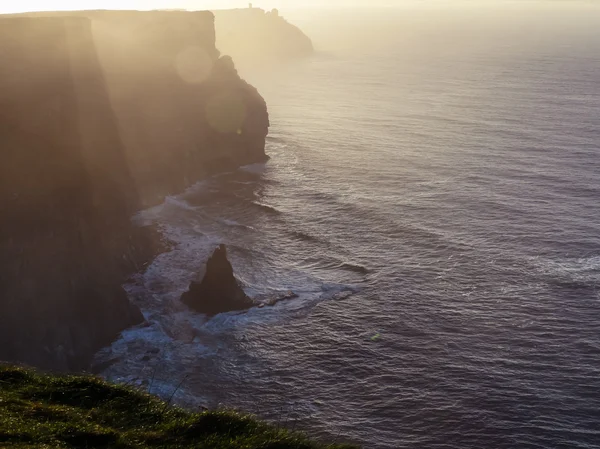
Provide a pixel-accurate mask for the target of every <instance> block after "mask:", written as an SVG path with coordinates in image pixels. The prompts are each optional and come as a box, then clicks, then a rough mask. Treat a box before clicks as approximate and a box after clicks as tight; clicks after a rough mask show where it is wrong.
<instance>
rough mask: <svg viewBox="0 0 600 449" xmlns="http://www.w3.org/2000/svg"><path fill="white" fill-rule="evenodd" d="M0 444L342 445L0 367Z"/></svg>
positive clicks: (340, 448) (314, 448) (246, 448)
mask: <svg viewBox="0 0 600 449" xmlns="http://www.w3.org/2000/svg"><path fill="white" fill-rule="evenodd" d="M0 447H3V448H4V447H6V448H13V449H25V448H90V449H91V448H115V449H141V448H156V449H176V448H193V449H217V448H218V449H350V448H351V446H348V445H343V444H331V445H323V444H318V443H316V442H314V441H310V440H309V439H308V438H307V437H306V436H305V435H303V434H300V433H297V432H289V431H287V430H285V429H280V428H278V427H275V426H272V425H269V424H266V423H264V422H261V421H258V420H257V419H256V418H254V417H251V416H247V415H242V414H239V413H236V412H231V411H214V412H204V413H189V412H186V411H184V410H182V409H179V408H176V407H170V406H169V405H168V404H167V403H165V402H163V401H161V400H159V399H158V398H156V397H154V396H151V395H149V394H146V393H142V392H139V391H136V390H134V389H132V388H129V387H124V386H119V385H112V384H109V383H107V382H105V381H103V380H101V379H99V378H96V377H90V376H51V375H45V374H39V373H36V372H34V371H31V370H25V369H22V368H16V367H12V366H4V365H0Z"/></svg>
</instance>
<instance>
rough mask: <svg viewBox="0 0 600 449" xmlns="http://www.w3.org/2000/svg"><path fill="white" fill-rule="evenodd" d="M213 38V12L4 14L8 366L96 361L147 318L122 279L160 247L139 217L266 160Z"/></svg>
mask: <svg viewBox="0 0 600 449" xmlns="http://www.w3.org/2000/svg"><path fill="white" fill-rule="evenodd" d="M214 36H215V33H214V19H213V15H212V14H211V13H209V12H196V13H187V12H133V11H123V12H113V11H96V12H72V13H65V12H61V13H40V14H32V15H18V16H0V57H1V58H2V61H3V62H4V63H3V64H2V65H1V66H0V86H1V87H2V89H0V143H1V150H0V151H1V153H2V154H1V155H0V157H1V158H2V164H0V213H1V214H2V221H1V222H0V359H4V360H19V361H23V362H26V363H29V364H32V365H35V366H40V367H46V368H53V369H61V370H64V369H71V370H73V369H81V368H85V367H86V366H88V364H89V361H90V358H91V356H92V355H93V353H94V352H95V351H96V350H98V349H99V348H100V347H102V346H103V345H106V344H108V343H110V341H111V340H112V339H113V338H115V337H116V336H117V335H118V333H119V332H120V331H121V330H122V329H124V328H126V327H128V326H130V325H132V324H135V323H138V322H140V321H141V320H142V319H143V317H142V315H141V313H140V311H139V310H138V309H137V308H136V307H134V306H131V305H130V303H129V301H128V299H127V297H126V296H125V293H124V291H123V289H122V288H121V286H120V284H121V283H122V282H123V281H124V279H125V278H126V276H127V275H128V274H130V273H131V272H133V271H134V270H136V269H139V267H140V265H142V264H143V263H144V262H146V261H148V260H149V259H150V258H151V257H152V255H154V254H156V253H157V252H160V251H161V250H162V248H163V245H162V243H161V241H160V238H159V237H158V234H157V233H155V232H153V231H152V230H151V229H147V228H145V229H144V228H137V227H135V226H134V225H133V224H132V222H131V219H130V217H131V215H132V213H134V212H135V211H136V210H138V209H139V208H142V207H145V206H147V205H151V204H156V203H158V202H160V201H162V199H163V198H164V196H165V195H167V194H170V193H174V192H178V191H181V190H182V189H184V188H185V187H187V186H189V185H191V184H192V183H194V182H196V181H197V180H198V179H201V178H202V177H204V176H207V175H208V174H211V173H214V172H215V171H219V170H223V169H233V168H236V167H238V166H239V165H243V164H248V163H252V162H258V161H263V160H265V159H266V155H265V154H264V143H265V137H266V134H267V131H268V126H269V121H268V114H267V110H266V105H265V102H264V100H263V99H262V97H261V96H260V95H259V94H258V92H257V91H256V89H254V88H253V87H252V86H250V85H248V84H247V83H245V82H244V81H242V80H241V79H240V78H239V76H238V75H237V72H236V71H235V68H234V66H233V63H232V61H231V59H228V58H219V52H218V50H217V49H216V48H215V37H214ZM232 118H233V119H232Z"/></svg>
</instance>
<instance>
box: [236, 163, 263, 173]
mask: <svg viewBox="0 0 600 449" xmlns="http://www.w3.org/2000/svg"><path fill="white" fill-rule="evenodd" d="M266 168H267V164H266V163H264V162H260V163H257V164H249V165H244V166H242V167H240V170H241V171H245V172H247V173H252V174H255V175H261V174H263V173H264V171H265V170H266Z"/></svg>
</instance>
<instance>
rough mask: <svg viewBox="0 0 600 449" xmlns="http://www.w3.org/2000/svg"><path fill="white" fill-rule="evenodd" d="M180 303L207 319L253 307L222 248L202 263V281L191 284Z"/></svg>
mask: <svg viewBox="0 0 600 449" xmlns="http://www.w3.org/2000/svg"><path fill="white" fill-rule="evenodd" d="M181 300H182V301H183V302H184V303H185V304H186V305H188V306H189V307H191V308H192V309H194V310H195V311H196V312H200V313H205V314H207V315H216V314H218V313H225V312H233V311H238V310H247V309H249V308H251V307H252V306H253V305H254V303H253V301H252V300H251V299H250V298H249V297H248V296H246V293H244V290H242V288H241V287H240V285H239V283H238V281H237V279H236V278H235V276H234V275H233V267H232V266H231V263H230V262H229V260H227V249H226V248H225V245H219V247H218V248H217V249H215V251H214V252H213V254H212V255H211V256H210V258H209V259H208V261H207V263H206V271H205V273H204V277H203V278H202V281H200V282H195V281H194V282H192V283H191V285H190V289H189V290H188V291H187V292H186V293H184V294H183V295H182V297H181Z"/></svg>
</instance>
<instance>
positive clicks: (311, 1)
mask: <svg viewBox="0 0 600 449" xmlns="http://www.w3.org/2000/svg"><path fill="white" fill-rule="evenodd" d="M407 1H409V2H411V1H415V0H253V3H254V5H255V6H256V7H260V8H264V9H270V8H280V9H295V8H300V7H323V6H327V7H335V6H366V5H370V6H372V5H378V6H394V5H397V4H399V3H405V2H407ZM1 3H5V2H1ZM10 3H12V4H10ZM248 3H249V1H248V0H19V1H17V2H6V4H4V5H0V11H1V12H17V11H36V10H65V9H67V10H69V9H156V8H186V9H219V8H245V7H247V6H248Z"/></svg>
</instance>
